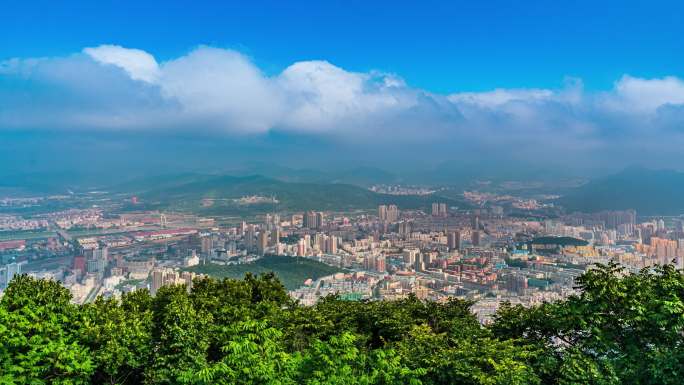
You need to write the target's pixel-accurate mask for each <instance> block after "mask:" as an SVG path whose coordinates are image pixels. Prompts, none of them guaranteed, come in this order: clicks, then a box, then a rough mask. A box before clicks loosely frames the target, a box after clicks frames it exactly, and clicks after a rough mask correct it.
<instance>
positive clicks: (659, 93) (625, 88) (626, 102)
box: [608, 75, 684, 113]
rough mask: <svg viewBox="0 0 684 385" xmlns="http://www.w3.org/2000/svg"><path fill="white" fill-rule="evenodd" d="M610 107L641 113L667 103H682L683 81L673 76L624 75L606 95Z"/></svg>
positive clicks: (683, 96) (650, 111)
mask: <svg viewBox="0 0 684 385" xmlns="http://www.w3.org/2000/svg"><path fill="white" fill-rule="evenodd" d="M608 102H609V104H610V105H611V106H612V107H615V108H618V109H623V110H626V111H627V110H632V111H636V112H641V113H652V112H654V111H655V110H656V109H657V108H659V107H661V106H664V105H667V104H673V105H677V104H684V81H682V80H681V79H679V78H676V77H674V76H667V77H664V78H661V79H643V78H637V77H632V76H629V75H624V76H623V77H622V78H621V79H620V80H618V81H617V82H616V83H615V90H614V91H613V93H612V94H610V95H608Z"/></svg>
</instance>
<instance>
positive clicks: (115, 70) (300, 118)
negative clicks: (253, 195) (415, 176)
mask: <svg viewBox="0 0 684 385" xmlns="http://www.w3.org/2000/svg"><path fill="white" fill-rule="evenodd" d="M683 124H684V81H683V80H682V79H678V78H676V77H664V78H659V79H647V78H639V77H634V76H630V75H624V76H623V77H622V78H620V79H617V80H616V81H615V83H614V87H613V88H612V89H609V90H605V91H602V92H587V91H585V90H584V88H583V85H582V82H581V80H580V79H567V80H566V82H565V84H564V85H563V86H562V87H559V88H558V89H539V88H527V89H495V90H492V91H488V92H454V93H452V94H448V95H445V94H435V93H431V92H429V91H427V90H422V89H417V88H413V87H411V86H409V85H407V84H406V83H405V82H404V81H403V80H402V79H401V78H400V77H399V76H397V75H395V74H388V73H383V72H379V71H373V72H368V73H359V72H352V71H347V70H345V69H343V68H340V67H337V66H335V65H333V64H331V63H328V62H326V61H301V62H296V63H293V64H292V65H290V66H289V67H287V68H286V69H284V70H283V71H282V72H281V73H279V74H275V75H272V76H269V75H266V74H264V72H262V71H261V70H260V69H259V68H258V67H257V66H256V65H255V64H254V63H253V61H252V60H250V58H249V57H247V56H245V55H243V54H242V53H240V52H237V51H234V50H229V49H219V48H213V47H205V46H202V47H198V48H196V49H194V50H192V51H191V52H189V53H188V54H186V55H184V56H181V57H178V58H174V59H171V60H168V61H163V62H159V61H157V60H156V59H155V58H154V56H152V55H150V54H149V53H147V52H145V51H142V50H139V49H131V48H124V47H120V46H116V45H102V46H98V47H89V48H85V49H83V51H82V52H80V53H76V54H73V55H70V56H66V57H53V58H15V59H10V60H6V61H3V62H0V130H2V129H10V130H70V131H79V130H85V131H107V132H118V131H126V132H132V133H136V132H145V133H149V132H154V133H162V134H173V133H183V134H190V135H192V134H193V133H201V134H203V135H207V134H208V135H214V136H218V137H235V136H241V137H244V136H250V135H252V136H253V135H257V136H258V135H265V134H268V133H273V132H278V133H291V134H294V135H309V136H320V137H325V138H330V139H331V140H335V141H339V142H340V143H347V144H348V145H349V146H350V147H353V146H354V145H359V146H366V147H367V148H373V147H375V148H379V149H394V150H396V151H401V152H405V153H406V156H407V157H411V156H413V157H425V156H433V157H434V156H435V153H441V155H440V157H441V158H442V159H449V158H456V157H457V156H456V155H458V154H465V155H466V156H487V157H495V158H498V157H500V158H525V159H526V160H528V161H553V160H554V159H562V161H563V162H564V163H565V164H568V163H573V162H574V163H589V162H606V161H615V162H622V163H639V159H651V160H657V161H658V163H664V164H667V163H669V162H674V161H676V160H677V159H678V157H679V156H680V155H681V148H683V147H682V145H684V140H683V139H684V125H683Z"/></svg>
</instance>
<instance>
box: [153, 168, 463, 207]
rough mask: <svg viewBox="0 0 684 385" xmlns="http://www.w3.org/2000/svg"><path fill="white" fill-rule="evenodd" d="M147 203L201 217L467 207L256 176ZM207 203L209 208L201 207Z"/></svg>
mask: <svg viewBox="0 0 684 385" xmlns="http://www.w3.org/2000/svg"><path fill="white" fill-rule="evenodd" d="M245 196H260V197H264V198H274V199H275V200H277V203H267V202H264V203H256V204H249V205H241V204H238V203H237V202H235V201H233V200H235V199H239V198H242V197H245ZM142 197H143V199H145V200H147V201H150V202H161V203H166V204H168V205H169V206H171V207H173V208H177V209H188V210H193V211H198V212H200V213H203V214H209V215H211V214H215V215H218V214H238V213H245V212H260V211H273V210H292V211H302V210H354V209H374V208H376V207H377V206H378V205H379V204H391V203H394V204H396V205H397V206H399V208H400V209H420V208H427V207H429V206H430V204H431V203H432V202H434V201H440V202H445V203H447V204H448V205H450V206H458V207H469V206H468V205H467V203H466V202H464V201H462V200H456V199H452V198H445V197H439V196H406V195H402V196H400V195H387V194H378V193H375V192H372V191H370V190H367V189H365V188H362V187H358V186H355V185H350V184H342V183H288V182H283V181H280V180H276V179H271V178H266V177H263V176H260V175H251V176H240V177H238V176H228V175H224V176H216V177H208V178H206V177H203V178H200V179H198V180H196V181H191V182H189V183H180V184H177V185H172V186H164V187H162V188H158V189H155V190H151V191H148V192H146V193H144V194H142ZM203 200H211V204H210V205H206V204H204V205H202V201H203Z"/></svg>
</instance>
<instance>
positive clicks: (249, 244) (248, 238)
mask: <svg viewBox="0 0 684 385" xmlns="http://www.w3.org/2000/svg"><path fill="white" fill-rule="evenodd" d="M255 237H256V230H255V229H254V225H251V224H250V225H248V226H247V232H246V233H245V248H246V249H247V251H252V250H254V247H255V244H254V241H255V239H254V238H255Z"/></svg>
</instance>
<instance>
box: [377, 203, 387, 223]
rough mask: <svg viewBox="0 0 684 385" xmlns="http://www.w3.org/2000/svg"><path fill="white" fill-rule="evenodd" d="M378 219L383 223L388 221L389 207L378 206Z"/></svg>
mask: <svg viewBox="0 0 684 385" xmlns="http://www.w3.org/2000/svg"><path fill="white" fill-rule="evenodd" d="M378 219H380V220H381V221H386V220H387V206H386V205H380V206H378Z"/></svg>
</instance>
